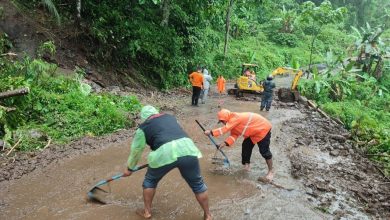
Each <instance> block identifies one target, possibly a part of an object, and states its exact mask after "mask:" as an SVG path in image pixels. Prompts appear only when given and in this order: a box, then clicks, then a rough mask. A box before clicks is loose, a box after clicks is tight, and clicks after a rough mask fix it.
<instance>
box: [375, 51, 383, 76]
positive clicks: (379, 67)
mask: <svg viewBox="0 0 390 220" xmlns="http://www.w3.org/2000/svg"><path fill="white" fill-rule="evenodd" d="M383 64H384V63H383V60H382V57H381V56H379V58H378V61H377V63H376V67H375V70H374V76H375V78H376V79H377V80H378V79H380V78H382V73H383Z"/></svg>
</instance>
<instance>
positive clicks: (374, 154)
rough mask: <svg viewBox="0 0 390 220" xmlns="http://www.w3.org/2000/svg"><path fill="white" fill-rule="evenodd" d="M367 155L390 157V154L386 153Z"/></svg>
mask: <svg viewBox="0 0 390 220" xmlns="http://www.w3.org/2000/svg"><path fill="white" fill-rule="evenodd" d="M366 156H371V157H390V155H386V154H366Z"/></svg>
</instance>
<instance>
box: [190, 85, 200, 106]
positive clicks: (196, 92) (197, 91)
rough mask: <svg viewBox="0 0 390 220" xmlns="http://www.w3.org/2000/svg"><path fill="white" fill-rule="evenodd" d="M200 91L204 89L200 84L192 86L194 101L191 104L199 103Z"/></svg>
mask: <svg viewBox="0 0 390 220" xmlns="http://www.w3.org/2000/svg"><path fill="white" fill-rule="evenodd" d="M200 91H202V88H200V87H198V86H193V87H192V102H191V105H198V100H199V96H200Z"/></svg>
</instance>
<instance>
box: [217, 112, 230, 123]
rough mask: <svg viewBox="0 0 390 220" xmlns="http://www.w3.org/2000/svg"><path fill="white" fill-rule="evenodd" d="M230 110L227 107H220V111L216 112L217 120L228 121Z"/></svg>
mask: <svg viewBox="0 0 390 220" xmlns="http://www.w3.org/2000/svg"><path fill="white" fill-rule="evenodd" d="M230 114H231V112H230V111H229V110H227V109H221V111H219V112H218V114H217V115H218V120H219V121H225V122H226V121H228V120H229V118H230Z"/></svg>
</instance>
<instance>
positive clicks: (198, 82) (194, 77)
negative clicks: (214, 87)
mask: <svg viewBox="0 0 390 220" xmlns="http://www.w3.org/2000/svg"><path fill="white" fill-rule="evenodd" d="M188 78H189V79H190V82H191V84H192V102H191V105H192V106H199V105H198V100H199V96H200V92H201V91H202V88H203V79H204V78H203V74H202V69H201V68H199V67H198V69H197V71H196V72H192V73H191V74H190V75H189V76H188Z"/></svg>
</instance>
